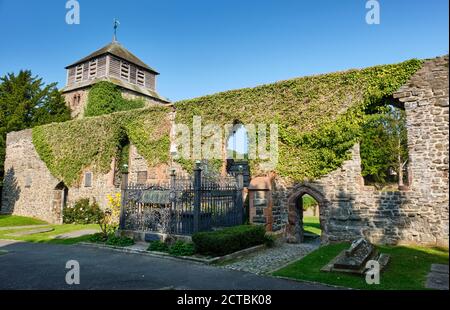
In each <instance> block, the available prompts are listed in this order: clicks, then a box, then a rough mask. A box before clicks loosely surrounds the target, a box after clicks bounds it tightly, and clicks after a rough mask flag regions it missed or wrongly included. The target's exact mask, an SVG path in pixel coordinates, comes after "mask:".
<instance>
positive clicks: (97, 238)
mask: <svg viewBox="0 0 450 310" xmlns="http://www.w3.org/2000/svg"><path fill="white" fill-rule="evenodd" d="M106 240H108V237H107V236H105V235H104V234H103V233H96V234H93V235H91V236H90V237H89V241H90V242H94V243H104V242H106Z"/></svg>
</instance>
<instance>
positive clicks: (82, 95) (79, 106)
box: [63, 87, 165, 118]
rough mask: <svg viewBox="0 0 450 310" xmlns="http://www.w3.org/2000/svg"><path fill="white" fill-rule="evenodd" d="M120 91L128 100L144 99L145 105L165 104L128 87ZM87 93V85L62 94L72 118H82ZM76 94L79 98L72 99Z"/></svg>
mask: <svg viewBox="0 0 450 310" xmlns="http://www.w3.org/2000/svg"><path fill="white" fill-rule="evenodd" d="M120 91H121V93H122V96H123V97H124V98H126V99H130V100H134V99H142V100H144V103H145V106H146V107H150V106H155V105H161V104H165V103H163V102H161V101H159V100H157V99H153V98H150V97H148V96H144V95H141V94H139V93H137V92H134V91H131V90H129V89H125V88H120ZM88 95H89V87H87V88H82V89H77V90H74V91H70V92H67V93H64V94H63V96H64V99H65V101H66V105H67V106H68V107H69V109H70V116H71V117H72V118H82V117H83V116H84V109H85V107H86V105H87V102H88ZM77 96H79V99H78V100H77V99H74V98H75V97H77Z"/></svg>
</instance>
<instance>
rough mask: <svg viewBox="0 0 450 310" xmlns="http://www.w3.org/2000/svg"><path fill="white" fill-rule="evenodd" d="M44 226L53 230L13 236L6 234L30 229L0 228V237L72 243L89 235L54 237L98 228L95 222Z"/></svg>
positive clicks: (28, 240) (85, 239)
mask: <svg viewBox="0 0 450 310" xmlns="http://www.w3.org/2000/svg"><path fill="white" fill-rule="evenodd" d="M44 227H51V228H54V230H53V231H49V232H45V233H38V234H33V235H28V236H20V237H14V236H7V235H8V234H11V233H16V232H22V231H27V230H30V229H8V230H0V239H8V240H21V241H27V242H46V243H55V244H74V243H77V242H80V241H87V240H88V239H89V236H82V237H77V238H71V239H54V237H55V236H57V235H60V234H64V233H68V232H72V231H77V230H82V229H96V228H99V227H98V225H97V224H89V225H78V224H64V225H48V226H43V228H44Z"/></svg>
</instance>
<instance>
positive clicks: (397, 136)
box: [361, 106, 408, 186]
mask: <svg viewBox="0 0 450 310" xmlns="http://www.w3.org/2000/svg"><path fill="white" fill-rule="evenodd" d="M407 160H408V148H407V132H406V116H405V112H404V111H403V110H401V109H398V108H395V107H393V106H386V107H384V108H382V109H381V110H380V111H379V113H376V114H371V115H368V116H367V119H366V122H365V125H364V126H363V132H362V139H361V161H362V174H363V176H365V177H369V178H370V179H373V181H375V182H376V183H380V184H386V183H387V182H388V178H389V176H390V175H392V174H394V175H395V176H396V179H397V182H398V185H399V186H403V178H404V177H403V170H404V167H405V165H406V163H407ZM392 172H395V173H392Z"/></svg>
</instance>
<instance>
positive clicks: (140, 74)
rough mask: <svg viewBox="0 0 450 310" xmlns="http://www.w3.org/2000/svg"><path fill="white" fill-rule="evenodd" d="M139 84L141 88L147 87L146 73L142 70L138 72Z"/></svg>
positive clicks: (137, 79)
mask: <svg viewBox="0 0 450 310" xmlns="http://www.w3.org/2000/svg"><path fill="white" fill-rule="evenodd" d="M136 81H137V84H138V85H141V86H145V73H144V71H142V70H139V69H138V70H137V78H136Z"/></svg>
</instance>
